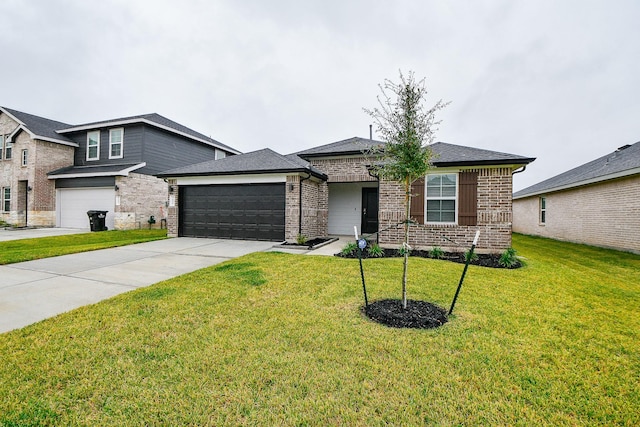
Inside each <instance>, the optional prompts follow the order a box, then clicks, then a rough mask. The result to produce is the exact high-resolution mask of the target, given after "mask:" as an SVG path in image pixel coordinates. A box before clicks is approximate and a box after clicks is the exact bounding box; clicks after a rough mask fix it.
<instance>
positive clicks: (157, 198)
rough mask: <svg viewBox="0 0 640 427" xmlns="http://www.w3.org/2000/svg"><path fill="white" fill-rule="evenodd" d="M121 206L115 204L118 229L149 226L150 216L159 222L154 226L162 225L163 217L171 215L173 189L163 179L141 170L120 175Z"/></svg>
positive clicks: (153, 225) (117, 180) (117, 194)
mask: <svg viewBox="0 0 640 427" xmlns="http://www.w3.org/2000/svg"><path fill="white" fill-rule="evenodd" d="M116 185H117V186H118V192H117V193H116V197H117V196H120V205H119V206H116V207H115V224H114V228H115V229H116V230H132V229H138V228H148V227H149V222H148V221H149V218H150V217H151V215H153V216H154V218H155V220H156V223H155V224H152V225H151V228H160V226H161V223H162V222H161V219H163V218H166V217H167V206H166V205H167V200H168V196H169V191H168V187H167V183H166V182H164V180H162V179H160V178H156V177H154V176H150V175H143V174H138V173H130V174H129V176H119V177H116Z"/></svg>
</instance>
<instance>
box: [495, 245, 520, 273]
mask: <svg viewBox="0 0 640 427" xmlns="http://www.w3.org/2000/svg"><path fill="white" fill-rule="evenodd" d="M498 263H500V265H501V266H503V267H505V268H511V267H513V266H514V265H516V264H517V263H518V257H517V256H516V250H515V249H513V248H509V249H507V250H506V251H504V252H502V254H500V259H499V260H498Z"/></svg>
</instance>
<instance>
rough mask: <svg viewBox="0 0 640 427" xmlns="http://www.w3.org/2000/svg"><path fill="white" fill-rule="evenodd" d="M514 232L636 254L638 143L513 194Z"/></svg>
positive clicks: (639, 233) (639, 238)
mask: <svg viewBox="0 0 640 427" xmlns="http://www.w3.org/2000/svg"><path fill="white" fill-rule="evenodd" d="M513 216H514V218H513V219H514V221H513V229H514V231H517V232H518V233H524V234H531V235H536V236H543V237H549V238H552V239H558V240H566V241H570V242H575V243H583V244H588V245H593V246H601V247H607V248H613V249H618V250H623V251H629V252H635V253H640V142H636V143H635V144H633V145H625V146H623V147H620V148H618V149H617V150H616V151H614V152H612V153H609V154H607V155H606V156H602V157H600V158H598V159H595V160H593V161H591V162H588V163H585V164H583V165H581V166H578V167H576V168H574V169H571V170H569V171H567V172H564V173H561V174H560V175H557V176H554V177H552V178H549V179H547V180H545V181H542V182H539V183H538V184H535V185H532V186H531V187H528V188H525V189H523V190H521V191H518V192H516V193H515V194H514V195H513Z"/></svg>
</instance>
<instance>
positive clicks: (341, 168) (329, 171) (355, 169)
mask: <svg viewBox="0 0 640 427" xmlns="http://www.w3.org/2000/svg"><path fill="white" fill-rule="evenodd" d="M309 162H310V163H311V164H312V165H313V166H314V167H316V168H317V169H319V170H321V171H322V172H323V173H324V174H326V175H327V176H328V177H329V180H328V181H327V182H329V183H334V182H364V181H376V178H374V177H372V176H371V175H369V171H368V170H367V166H368V165H370V164H371V163H372V160H371V158H367V157H362V156H358V157H340V158H330V159H311V160H310V161H309Z"/></svg>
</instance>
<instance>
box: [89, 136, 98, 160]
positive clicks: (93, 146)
mask: <svg viewBox="0 0 640 427" xmlns="http://www.w3.org/2000/svg"><path fill="white" fill-rule="evenodd" d="M87 160H100V131H99V130H95V131H92V132H87Z"/></svg>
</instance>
